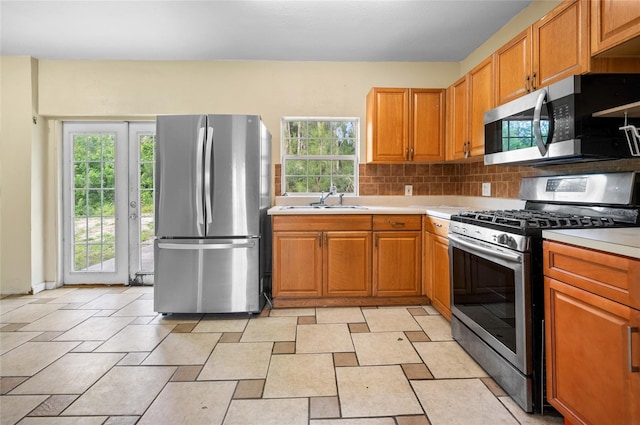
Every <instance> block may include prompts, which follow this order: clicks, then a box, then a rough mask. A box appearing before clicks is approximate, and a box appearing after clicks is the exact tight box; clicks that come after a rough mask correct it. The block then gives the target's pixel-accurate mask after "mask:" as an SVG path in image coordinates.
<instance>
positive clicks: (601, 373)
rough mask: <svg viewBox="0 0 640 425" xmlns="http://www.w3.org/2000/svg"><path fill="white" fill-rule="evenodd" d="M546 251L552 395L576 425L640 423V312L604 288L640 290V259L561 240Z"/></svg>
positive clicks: (548, 244) (550, 398)
mask: <svg viewBox="0 0 640 425" xmlns="http://www.w3.org/2000/svg"><path fill="white" fill-rule="evenodd" d="M544 254H545V258H544V263H545V334H546V338H545V344H546V359H547V371H546V374H547V399H548V401H549V402H550V403H551V404H552V405H553V406H554V407H555V408H556V409H557V410H558V411H559V412H560V413H561V414H562V415H563V416H564V417H565V418H566V419H567V420H568V421H569V422H570V423H571V424H572V425H578V424H606V423H612V422H615V423H620V424H638V423H640V369H639V368H640V333H639V328H640V310H639V309H638V306H637V305H632V306H630V305H625V304H624V303H622V302H617V301H614V300H612V299H610V298H608V297H605V296H603V294H602V293H601V291H600V290H599V289H598V287H599V286H600V285H602V290H607V289H611V287H613V284H615V285H616V286H617V285H619V284H621V283H624V282H625V281H626V282H627V283H629V284H630V285H631V286H635V287H636V288H635V290H640V287H639V286H640V285H639V282H640V260H634V259H631V258H628V257H620V256H617V255H612V254H608V253H600V252H598V251H593V250H589V249H583V248H579V247H575V246H571V245H564V244H559V243H555V242H545V250H544ZM562 276H566V277H562ZM623 276H626V278H623ZM558 278H561V279H564V280H567V282H565V281H561V280H558ZM607 281H609V282H610V283H612V285H604V284H606V283H607ZM594 284H595V286H594ZM607 286H609V287H608V288H607ZM587 288H588V289H589V290H587ZM631 304H634V303H631ZM634 307H635V308H634Z"/></svg>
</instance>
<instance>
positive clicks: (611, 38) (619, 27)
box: [591, 0, 640, 56]
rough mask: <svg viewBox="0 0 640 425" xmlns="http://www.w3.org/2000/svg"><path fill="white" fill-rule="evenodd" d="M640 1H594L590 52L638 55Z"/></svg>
mask: <svg viewBox="0 0 640 425" xmlns="http://www.w3.org/2000/svg"><path fill="white" fill-rule="evenodd" d="M638 52H640V2H639V1H637V0H636V1H634V0H628V1H620V0H591V54H592V55H598V54H601V53H604V54H605V55H616V54H619V55H621V56H625V55H630V54H631V55H635V56H637V55H638Z"/></svg>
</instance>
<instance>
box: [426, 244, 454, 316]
mask: <svg viewBox="0 0 640 425" xmlns="http://www.w3.org/2000/svg"><path fill="white" fill-rule="evenodd" d="M428 256H429V261H428V263H427V267H429V280H430V285H431V287H432V291H431V293H432V296H431V297H430V298H431V304H433V306H434V307H435V308H436V310H438V311H439V312H440V314H442V315H443V316H444V317H445V318H446V319H447V320H451V282H450V279H449V239H447V238H446V237H442V236H439V235H436V234H430V235H429V249H428Z"/></svg>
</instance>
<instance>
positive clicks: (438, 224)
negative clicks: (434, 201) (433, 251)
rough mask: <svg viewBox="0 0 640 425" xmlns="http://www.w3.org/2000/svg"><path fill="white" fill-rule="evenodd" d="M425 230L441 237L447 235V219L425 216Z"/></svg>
mask: <svg viewBox="0 0 640 425" xmlns="http://www.w3.org/2000/svg"><path fill="white" fill-rule="evenodd" d="M424 227H425V230H426V231H427V232H429V233H435V234H436V235H438V236H442V237H443V238H446V237H448V235H449V220H446V219H444V218H438V217H432V216H426V217H425V219H424Z"/></svg>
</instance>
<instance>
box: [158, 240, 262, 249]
mask: <svg viewBox="0 0 640 425" xmlns="http://www.w3.org/2000/svg"><path fill="white" fill-rule="evenodd" d="M255 246H256V243H255V241H250V242H244V243H218V244H213V243H212V244H198V245H196V244H182V243H159V244H158V248H160V249H188V250H209V249H236V248H254V247H255Z"/></svg>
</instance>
